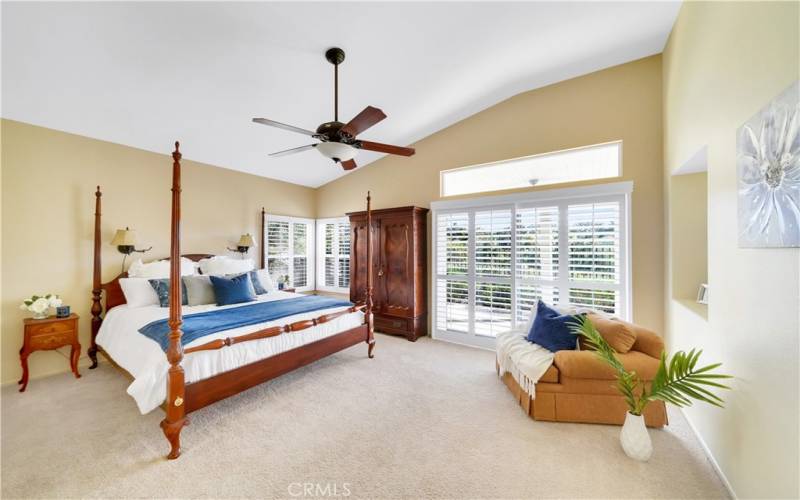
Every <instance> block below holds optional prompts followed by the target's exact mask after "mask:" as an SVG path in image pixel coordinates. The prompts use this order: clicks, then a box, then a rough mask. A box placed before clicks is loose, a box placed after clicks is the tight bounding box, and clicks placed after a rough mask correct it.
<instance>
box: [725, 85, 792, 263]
mask: <svg viewBox="0 0 800 500" xmlns="http://www.w3.org/2000/svg"><path fill="white" fill-rule="evenodd" d="M736 153H737V154H736V164H737V171H738V178H739V186H738V189H739V214H738V215H739V246H740V247H742V248H759V247H798V246H800V82H795V83H794V84H793V85H792V86H791V87H789V88H788V89H786V90H785V91H784V92H783V93H782V94H780V95H779V96H778V97H776V98H775V99H774V100H772V101H771V102H770V103H769V104H767V105H766V106H765V107H764V108H763V109H761V110H760V111H759V112H758V113H756V114H755V115H754V116H753V117H752V118H750V119H749V120H748V121H747V122H746V123H745V124H744V125H742V126H741V127H739V130H738V131H737V137H736Z"/></svg>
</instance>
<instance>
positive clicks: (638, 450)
mask: <svg viewBox="0 0 800 500" xmlns="http://www.w3.org/2000/svg"><path fill="white" fill-rule="evenodd" d="M619 442H620V444H622V449H623V450H624V451H625V454H626V455H628V456H629V457H631V458H632V459H634V460H639V461H641V462H647V461H648V460H650V456H651V455H652V454H653V443H652V441H650V434H648V432H647V427H646V426H645V424H644V417H643V416H641V415H634V414H632V413H630V412H629V413H626V414H625V423H624V424H623V425H622V432H620V434H619Z"/></svg>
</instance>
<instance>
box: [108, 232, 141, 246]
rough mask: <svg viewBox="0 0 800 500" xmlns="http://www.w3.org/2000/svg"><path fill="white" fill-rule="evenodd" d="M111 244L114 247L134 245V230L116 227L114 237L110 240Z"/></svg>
mask: <svg viewBox="0 0 800 500" xmlns="http://www.w3.org/2000/svg"><path fill="white" fill-rule="evenodd" d="M111 244H112V245H113V246H115V247H120V246H134V245H136V231H133V230H130V229H128V228H125V229H117V232H116V234H114V239H113V240H111Z"/></svg>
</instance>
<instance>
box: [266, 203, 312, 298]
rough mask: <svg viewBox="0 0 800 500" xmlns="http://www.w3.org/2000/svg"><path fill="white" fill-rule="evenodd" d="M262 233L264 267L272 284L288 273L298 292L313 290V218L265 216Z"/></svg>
mask: <svg viewBox="0 0 800 500" xmlns="http://www.w3.org/2000/svg"><path fill="white" fill-rule="evenodd" d="M264 231H265V232H266V234H265V235H264V241H265V242H266V243H265V245H264V246H265V248H264V249H263V250H262V251H263V252H265V257H266V262H267V269H268V270H269V274H270V276H271V277H272V279H273V281H275V283H278V282H279V281H280V280H281V279H282V278H283V277H284V276H287V275H288V276H289V280H290V286H293V287H294V288H296V289H297V291H301V292H302V291H309V290H314V288H315V286H314V285H315V283H314V258H313V254H312V252H313V250H314V234H315V232H314V221H313V220H310V219H301V218H297V217H284V216H279V215H267V221H266V225H265V229H264Z"/></svg>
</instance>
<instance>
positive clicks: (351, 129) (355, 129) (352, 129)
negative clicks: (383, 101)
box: [339, 106, 386, 138]
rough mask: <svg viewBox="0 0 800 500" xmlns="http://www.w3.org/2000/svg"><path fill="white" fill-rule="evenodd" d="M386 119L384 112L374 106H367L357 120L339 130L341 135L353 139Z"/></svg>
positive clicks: (354, 119)
mask: <svg viewBox="0 0 800 500" xmlns="http://www.w3.org/2000/svg"><path fill="white" fill-rule="evenodd" d="M384 118H386V115H385V114H384V112H383V111H381V110H380V109H378V108H373V107H372V106H367V107H366V108H364V109H363V110H362V111H361V113H359V114H357V115H356V117H355V118H353V119H352V120H350V121H349V122H347V124H346V125H345V126H344V127H342V128H341V129H339V134H340V135H343V136H346V137H351V138H352V137H355V136H357V135H358V134H360V133H361V132H363V131H365V130H367V129H368V128H370V127H371V126H373V125H375V124H376V123H378V122H379V121H381V120H383V119H384Z"/></svg>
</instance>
